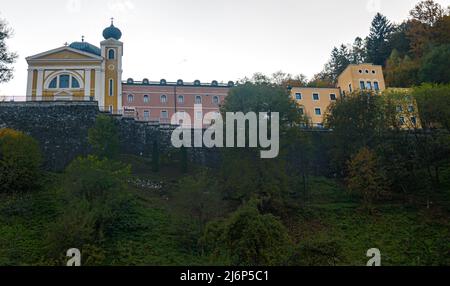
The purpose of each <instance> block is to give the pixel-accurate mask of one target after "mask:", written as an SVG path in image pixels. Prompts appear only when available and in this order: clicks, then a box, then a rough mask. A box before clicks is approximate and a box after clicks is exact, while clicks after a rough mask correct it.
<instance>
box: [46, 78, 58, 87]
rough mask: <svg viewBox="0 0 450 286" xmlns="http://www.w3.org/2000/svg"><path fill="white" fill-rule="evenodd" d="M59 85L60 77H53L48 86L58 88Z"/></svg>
mask: <svg viewBox="0 0 450 286" xmlns="http://www.w3.org/2000/svg"><path fill="white" fill-rule="evenodd" d="M57 87H58V77H55V78H54V79H52V81H51V82H50V84H49V86H48V88H57Z"/></svg>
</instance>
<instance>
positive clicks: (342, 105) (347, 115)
mask: <svg viewBox="0 0 450 286" xmlns="http://www.w3.org/2000/svg"><path fill="white" fill-rule="evenodd" d="M392 116H393V111H392V110H391V108H389V107H388V106H387V105H386V104H385V102H384V99H383V97H381V96H378V95H376V94H374V93H372V92H370V91H357V92H354V93H353V94H350V95H349V96H347V97H345V99H343V100H338V101H337V102H335V103H334V104H332V105H331V106H330V107H329V110H328V112H327V114H326V116H325V126H326V127H328V128H330V129H332V130H333V133H332V134H331V135H330V136H331V141H330V142H332V143H331V146H330V148H329V152H330V155H331V157H332V159H331V161H332V162H331V163H332V166H333V167H334V169H335V172H336V173H337V174H340V175H344V173H345V171H346V170H345V168H342V166H345V165H346V162H347V161H348V160H349V159H350V158H351V156H352V155H353V153H352V152H353V150H359V149H360V148H362V147H365V146H369V147H370V146H376V145H377V144H378V143H379V142H380V140H382V136H383V134H384V133H385V132H386V131H387V130H389V129H390V128H391V127H392V124H393V122H395V120H394V119H393V118H392Z"/></svg>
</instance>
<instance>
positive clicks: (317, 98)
mask: <svg viewBox="0 0 450 286" xmlns="http://www.w3.org/2000/svg"><path fill="white" fill-rule="evenodd" d="M313 100H315V101H317V100H319V94H318V93H313Z"/></svg>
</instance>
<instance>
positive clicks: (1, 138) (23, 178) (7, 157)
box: [0, 129, 42, 193]
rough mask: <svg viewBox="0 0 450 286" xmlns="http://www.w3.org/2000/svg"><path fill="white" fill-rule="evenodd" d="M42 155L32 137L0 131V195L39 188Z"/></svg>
mask: <svg viewBox="0 0 450 286" xmlns="http://www.w3.org/2000/svg"><path fill="white" fill-rule="evenodd" d="M41 162H42V155H41V151H40V148H39V145H38V143H37V141H36V140H34V139H33V138H32V137H30V136H28V135H25V134H24V133H22V132H19V131H15V130H12V129H0V193H21V192H27V191H31V190H34V189H35V188H37V187H38V186H39V180H40V175H41V171H40V166H41Z"/></svg>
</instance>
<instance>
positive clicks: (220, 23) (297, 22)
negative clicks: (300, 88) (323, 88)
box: [0, 0, 450, 95]
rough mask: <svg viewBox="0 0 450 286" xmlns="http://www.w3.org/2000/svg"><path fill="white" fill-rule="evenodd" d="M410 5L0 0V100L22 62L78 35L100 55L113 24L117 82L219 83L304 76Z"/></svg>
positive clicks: (295, 0)
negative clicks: (2, 35) (9, 55)
mask: <svg viewBox="0 0 450 286" xmlns="http://www.w3.org/2000/svg"><path fill="white" fill-rule="evenodd" d="M418 1H419V0H340V1H338V0H309V1H304V0H39V1H29V0H0V17H1V18H4V19H6V20H7V21H8V22H9V24H10V26H11V27H12V28H13V29H14V32H15V34H14V37H13V38H12V39H11V40H9V41H8V45H9V47H10V49H11V50H13V51H16V52H17V53H18V54H19V58H18V60H17V62H16V64H15V78H14V79H13V80H12V81H10V82H9V83H6V84H0V94H3V95H24V94H25V91H26V80H27V64H26V61H25V57H27V56H31V55H34V54H38V53H41V52H44V51H47V50H51V49H54V48H58V47H60V46H62V45H63V44H64V43H65V42H68V43H71V42H73V41H79V40H80V39H81V36H82V35H84V36H85V38H86V41H88V42H90V43H91V44H94V45H97V46H99V43H100V41H101V40H102V39H103V37H102V31H103V29H104V28H105V27H107V26H109V23H110V20H109V18H111V17H114V18H115V19H116V20H115V25H116V26H117V27H119V28H120V29H121V30H122V33H123V37H122V39H121V41H123V42H124V53H125V54H124V58H123V60H124V63H123V69H124V79H126V78H128V77H133V78H134V79H135V80H141V79H143V78H144V77H146V78H149V79H150V80H159V79H161V78H166V79H167V80H169V81H175V80H177V79H179V78H181V79H184V80H185V81H193V80H195V79H200V80H201V81H202V82H209V81H211V80H214V79H216V80H218V81H225V82H226V81H228V80H237V79H239V78H242V77H244V76H250V75H252V74H253V73H255V72H263V73H266V74H271V73H273V72H275V71H278V70H283V71H284V72H289V73H292V74H299V73H303V74H305V75H307V76H308V77H311V76H313V75H314V74H315V73H317V72H319V71H320V70H321V69H322V67H323V65H324V64H325V62H326V61H327V60H328V58H329V54H330V52H331V49H332V48H333V46H336V45H339V44H341V43H351V42H353V40H354V38H355V37H357V36H366V35H367V34H368V33H369V27H370V23H371V20H372V18H373V16H374V15H375V13H376V12H378V11H379V12H381V13H382V14H384V15H386V16H387V17H388V18H389V19H390V20H391V21H394V22H399V21H401V20H403V19H406V18H407V17H408V12H409V10H411V8H413V7H414V5H415V4H416V3H417V2H418ZM437 2H439V3H441V4H442V5H443V6H448V5H450V0H438V1H437Z"/></svg>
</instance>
